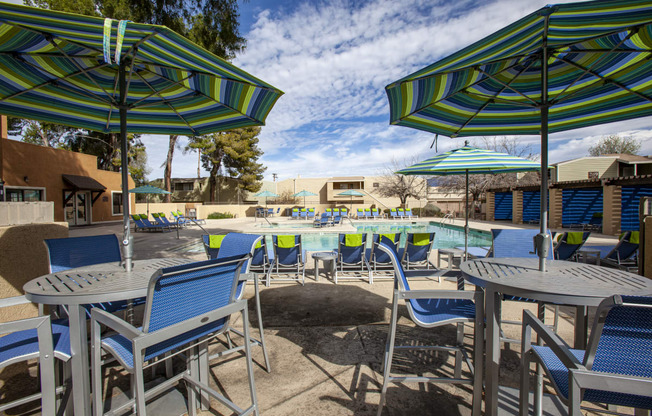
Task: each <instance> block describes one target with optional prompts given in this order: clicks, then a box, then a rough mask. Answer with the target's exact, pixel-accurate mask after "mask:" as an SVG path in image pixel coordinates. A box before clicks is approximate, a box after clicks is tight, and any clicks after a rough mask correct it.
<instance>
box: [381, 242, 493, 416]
mask: <svg viewBox="0 0 652 416" xmlns="http://www.w3.org/2000/svg"><path fill="white" fill-rule="evenodd" d="M392 246H393V244H392V243H391V241H388V239H387V238H382V240H381V242H380V244H379V245H378V249H379V250H381V251H383V252H385V253H386V254H387V255H388V256H389V257H390V259H391V262H392V265H393V266H394V278H395V283H394V296H393V298H392V315H391V319H390V325H389V331H388V334H387V342H386V344H385V354H384V357H383V364H382V372H383V386H382V388H381V394H380V403H379V404H378V412H377V415H378V416H380V415H381V413H382V410H383V406H384V405H385V398H386V394H387V388H388V386H389V384H390V383H397V384H402V383H405V382H419V383H424V382H429V383H438V382H439V383H451V382H452V383H457V384H471V385H472V386H473V401H472V415H473V416H479V415H480V410H481V405H482V369H483V359H482V354H483V348H482V343H483V331H484V304H483V292H482V291H480V290H476V291H464V290H413V289H411V288H410V284H409V282H408V280H407V278H406V277H405V272H404V271H403V267H402V266H401V262H400V261H399V259H398V255H397V253H396V251H395V250H394V248H393V247H392ZM462 283H463V282H462ZM400 299H403V300H405V303H406V306H407V311H408V315H409V317H410V319H411V320H412V321H413V322H414V323H415V324H417V325H418V326H420V327H423V328H435V327H439V326H444V325H449V324H453V325H456V326H457V339H456V343H455V345H454V346H441V345H435V346H425V345H423V343H422V342H418V341H416V340H414V339H412V338H410V339H409V340H407V341H408V342H407V345H395V344H396V328H397V320H398V316H399V313H400V312H399V309H398V302H399V300H400ZM465 323H473V324H474V338H473V339H474V342H473V345H474V347H473V365H471V363H470V361H469V359H468V357H467V354H466V349H465V347H464V324H465ZM395 350H419V354H423V352H421V351H423V350H435V351H442V353H443V352H451V351H454V352H455V368H454V373H453V378H443V377H424V376H423V375H422V374H418V375H414V376H410V375H406V374H405V371H402V372H400V373H399V374H396V375H394V374H392V363H393V358H394V352H395ZM415 354H416V353H415ZM462 361H465V362H466V363H467V365H468V367H469V371H470V373H471V376H470V377H467V378H462ZM401 366H402V367H404V366H405V363H403V364H402V365H401Z"/></svg>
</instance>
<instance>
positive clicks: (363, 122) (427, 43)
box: [142, 0, 652, 180]
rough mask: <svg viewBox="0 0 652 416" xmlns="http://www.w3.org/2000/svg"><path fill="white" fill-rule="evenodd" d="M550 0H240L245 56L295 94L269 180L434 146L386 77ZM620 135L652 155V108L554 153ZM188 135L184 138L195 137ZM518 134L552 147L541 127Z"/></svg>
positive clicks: (287, 102) (553, 140)
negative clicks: (396, 105) (404, 114)
mask: <svg viewBox="0 0 652 416" xmlns="http://www.w3.org/2000/svg"><path fill="white" fill-rule="evenodd" d="M549 2H550V0H527V1H523V0H492V1H488V0H487V1H477V0H401V1H396V0H330V1H324V0H282V1H280V0H248V1H246V2H245V1H242V0H240V1H239V2H238V4H239V8H240V15H241V16H240V32H241V34H242V36H244V37H245V38H246V39H247V48H246V50H245V51H244V52H243V53H241V54H240V55H238V56H237V57H236V59H235V60H234V64H235V65H237V66H239V67H241V68H242V69H244V70H246V71H247V72H249V73H251V74H253V75H255V76H256V77H258V78H260V79H262V80H264V81H266V82H267V83H269V84H272V85H273V86H275V87H277V88H279V89H281V90H282V91H283V92H284V93H285V94H284V95H283V96H282V97H281V98H280V99H279V100H278V101H277V103H276V105H275V106H274V108H272V110H271V112H270V113H269V116H268V117H267V120H266V125H265V126H263V127H262V131H261V134H260V136H259V138H260V142H259V147H260V148H261V149H262V151H263V152H264V154H263V156H262V157H261V159H260V162H261V163H262V164H263V165H264V166H266V167H267V169H266V171H265V173H264V175H265V179H266V180H272V175H273V174H276V175H277V177H278V179H279V180H283V179H288V178H296V177H297V176H298V175H300V176H301V177H331V176H372V175H378V174H381V173H382V172H383V171H385V170H386V169H387V168H389V167H391V165H392V162H393V161H396V162H397V163H398V164H405V163H407V162H412V161H415V160H422V159H426V158H428V157H432V156H434V155H435V154H436V152H435V148H434V147H433V148H431V144H432V142H433V139H434V135H433V134H431V133H427V132H421V131H418V130H415V129H410V128H407V127H401V126H390V125H389V104H388V101H387V96H386V94H385V86H386V85H388V84H390V83H391V82H393V81H396V80H398V79H400V78H402V77H404V76H406V75H408V74H410V73H412V72H414V71H416V70H418V69H420V68H422V67H424V66H426V65H429V64H431V63H433V62H435V61H437V60H439V59H441V58H444V57H446V56H448V55H450V54H451V53H454V52H456V51H457V50H459V49H461V48H463V47H464V46H467V45H469V44H471V43H473V42H475V41H477V40H479V39H481V38H483V37H485V36H487V35H490V34H491V33H493V32H495V31H496V30H498V29H500V28H502V27H504V26H506V25H507V24H509V23H511V22H513V21H515V20H518V19H519V18H521V17H523V16H525V15H526V14H528V13H531V12H533V11H535V10H537V9H539V8H541V7H543V6H545V5H546V4H548V3H549ZM562 2H565V1H557V3H562ZM610 134H620V135H626V136H632V137H634V138H635V139H638V140H641V141H642V147H641V150H640V154H643V155H652V140H650V138H652V117H647V118H640V119H634V120H629V121H625V122H621V123H612V124H606V125H600V126H595V127H590V128H585V129H578V130H573V131H569V132H562V133H556V134H553V135H551V136H550V139H549V140H550V143H549V149H550V151H549V161H550V163H555V162H560V161H563V160H569V159H573V158H577V157H582V156H586V155H588V148H589V147H590V146H591V145H594V144H595V143H596V142H597V141H598V140H599V139H600V138H601V137H603V136H605V135H610ZM142 140H143V142H144V143H145V145H146V146H147V153H148V164H149V167H150V169H151V172H150V173H149V175H148V179H150V180H151V179H156V178H161V177H162V176H163V167H162V165H163V163H164V162H165V159H166V154H167V144H168V139H167V136H153V135H144V136H142ZM464 140H465V139H464V138H457V139H451V138H448V137H443V136H440V137H439V140H438V142H437V153H441V152H443V151H447V150H450V149H453V148H457V147H461V146H462V145H463V144H464ZM179 141H180V146H181V147H183V145H185V142H186V139H185V138H180V140H179ZM518 141H519V143H523V145H526V146H528V145H529V146H530V149H531V151H532V152H534V153H539V152H540V145H539V137H538V136H520V137H518ZM475 143H476V144H480V142H478V141H476V142H475ZM196 174H197V155H196V154H186V155H184V154H182V152H181V150H180V149H178V150H176V151H175V155H174V159H173V164H172V176H173V177H193V176H196ZM206 174H207V172H203V173H202V175H206Z"/></svg>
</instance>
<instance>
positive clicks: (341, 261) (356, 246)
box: [334, 233, 373, 284]
mask: <svg viewBox="0 0 652 416" xmlns="http://www.w3.org/2000/svg"><path fill="white" fill-rule="evenodd" d="M366 245H367V234H366V233H358V234H340V235H339V236H338V243H337V260H336V265H335V276H334V278H335V284H337V282H338V280H339V279H364V277H362V273H364V271H365V269H366V270H367V280H368V281H369V283H373V275H372V274H371V268H370V267H369V262H368V261H367V258H366V257H365V246H366ZM338 266H339V267H338ZM345 270H347V271H351V270H353V271H358V270H359V271H360V274H361V275H360V276H341V273H344V271H345Z"/></svg>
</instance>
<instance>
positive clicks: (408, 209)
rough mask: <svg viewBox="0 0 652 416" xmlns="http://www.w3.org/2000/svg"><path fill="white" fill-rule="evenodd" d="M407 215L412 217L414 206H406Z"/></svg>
mask: <svg viewBox="0 0 652 416" xmlns="http://www.w3.org/2000/svg"><path fill="white" fill-rule="evenodd" d="M405 215H407V216H409V217H411V216H412V208H406V209H405Z"/></svg>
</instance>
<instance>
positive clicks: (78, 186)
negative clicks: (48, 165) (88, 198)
mask: <svg viewBox="0 0 652 416" xmlns="http://www.w3.org/2000/svg"><path fill="white" fill-rule="evenodd" d="M61 177H62V178H63V181H64V182H65V183H67V184H68V185H70V186H72V187H73V189H74V190H75V191H102V192H103V191H106V186H104V185H102V184H101V183H99V182H98V181H96V180H95V179H93V178H91V177H89V176H79V175H61Z"/></svg>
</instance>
